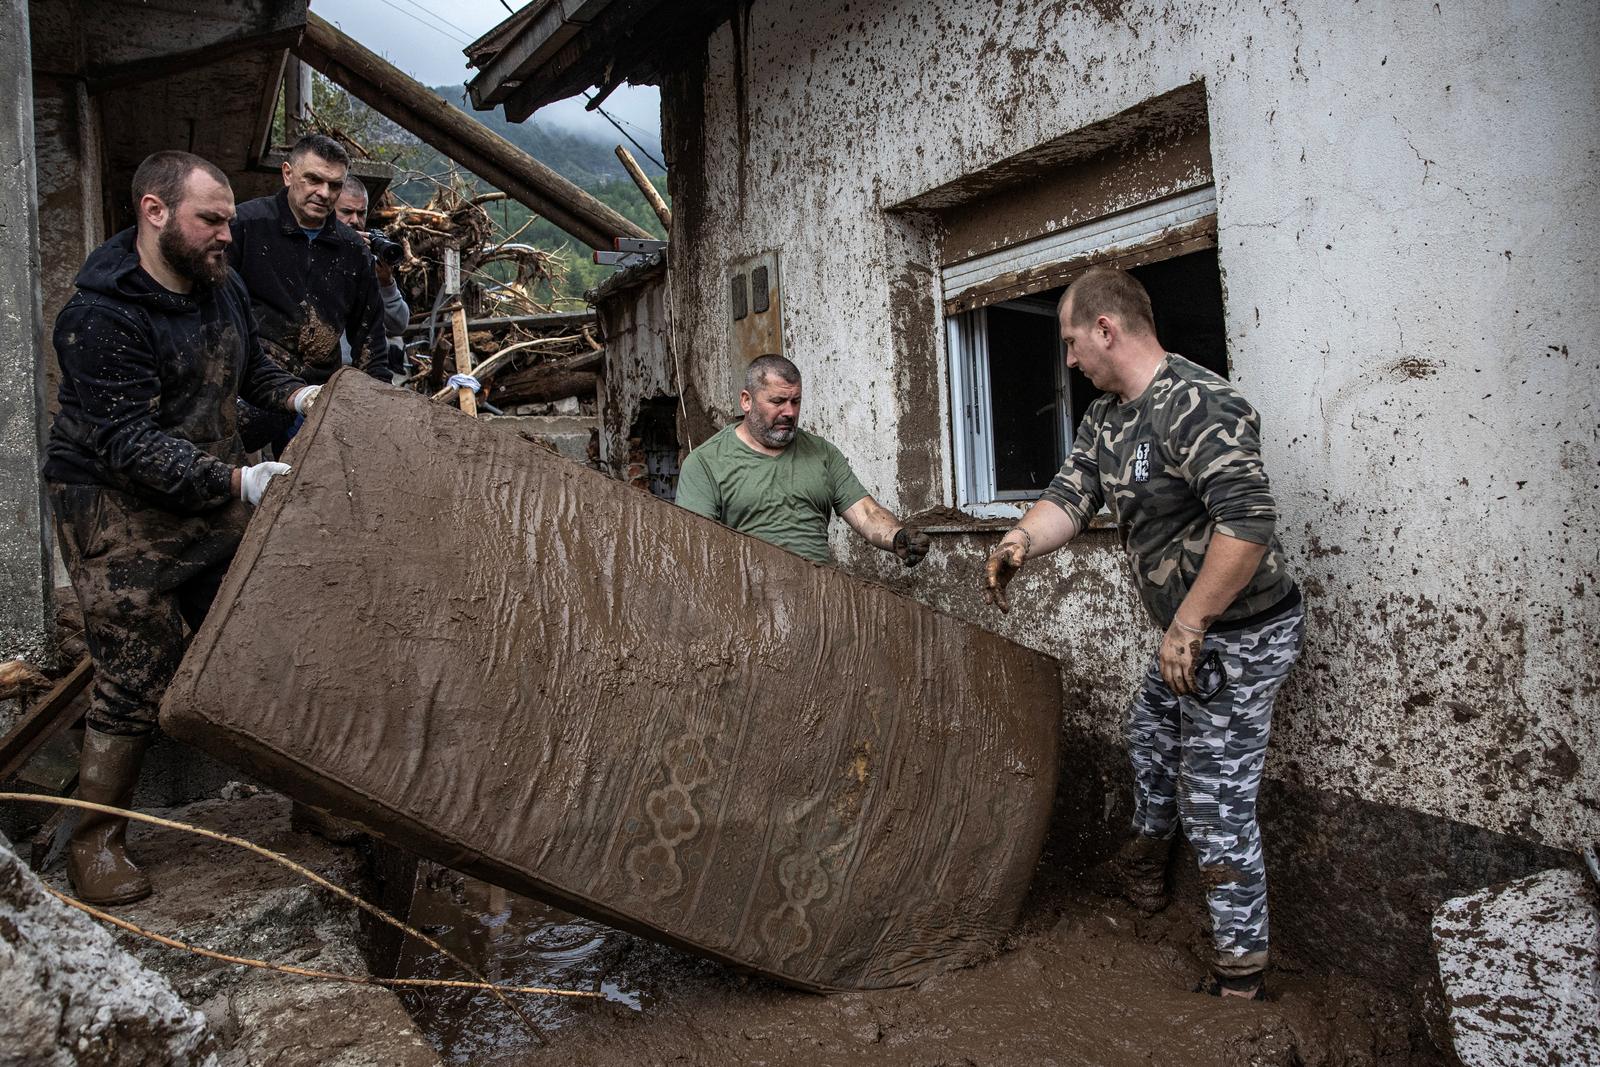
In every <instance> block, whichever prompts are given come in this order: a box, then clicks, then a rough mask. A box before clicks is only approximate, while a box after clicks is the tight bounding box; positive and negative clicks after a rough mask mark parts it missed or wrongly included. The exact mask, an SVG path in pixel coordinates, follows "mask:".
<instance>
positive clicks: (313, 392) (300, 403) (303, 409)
mask: <svg viewBox="0 0 1600 1067" xmlns="http://www.w3.org/2000/svg"><path fill="white" fill-rule="evenodd" d="M321 392H322V386H320V385H308V386H306V387H305V388H304V389H296V390H295V391H294V395H293V396H291V397H290V398H289V406H290V407H292V408H294V413H295V414H296V415H309V414H311V406H312V405H313V404H315V403H316V402H317V394H319V393H321Z"/></svg>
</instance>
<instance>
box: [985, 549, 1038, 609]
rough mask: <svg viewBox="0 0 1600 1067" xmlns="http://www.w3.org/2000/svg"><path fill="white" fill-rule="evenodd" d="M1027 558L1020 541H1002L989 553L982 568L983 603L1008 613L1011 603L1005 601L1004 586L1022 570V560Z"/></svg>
mask: <svg viewBox="0 0 1600 1067" xmlns="http://www.w3.org/2000/svg"><path fill="white" fill-rule="evenodd" d="M1026 558H1027V551H1026V549H1024V548H1023V546H1022V542H1021V541H1012V540H1004V541H1001V542H1000V544H999V545H997V546H996V547H995V550H994V551H993V552H991V553H989V562H988V563H986V564H984V567H983V602H984V603H985V604H993V605H994V606H995V607H997V608H999V609H1000V610H1001V611H1010V610H1011V602H1010V601H1008V600H1007V599H1006V586H1007V585H1009V584H1010V582H1011V579H1012V577H1013V576H1014V575H1015V574H1016V573H1017V572H1018V571H1020V570H1021V569H1022V563H1023V560H1025V559H1026Z"/></svg>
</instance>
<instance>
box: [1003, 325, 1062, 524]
mask: <svg viewBox="0 0 1600 1067" xmlns="http://www.w3.org/2000/svg"><path fill="white" fill-rule="evenodd" d="M988 317H989V396H990V406H989V410H990V418H991V420H992V421H991V423H990V425H991V426H992V427H993V429H994V485H995V489H996V491H998V492H1002V493H1007V492H1031V493H1037V492H1041V491H1042V490H1043V489H1044V487H1045V486H1047V485H1049V484H1050V479H1051V478H1052V477H1054V476H1055V473H1056V470H1057V469H1058V468H1059V467H1060V466H1061V453H1060V445H1059V443H1058V441H1057V436H1058V434H1057V425H1058V422H1059V418H1060V417H1059V415H1058V414H1057V411H1056V401H1057V397H1056V381H1057V376H1056V363H1057V362H1058V361H1059V360H1060V358H1061V340H1060V338H1059V337H1058V336H1057V334H1056V320H1055V316H1054V315H1053V314H1046V315H1036V314H1033V313H1031V312H1027V311H1018V310H1016V309H1013V308H1007V307H1005V306H1003V305H1001V306H996V307H991V308H990V309H989V314H988Z"/></svg>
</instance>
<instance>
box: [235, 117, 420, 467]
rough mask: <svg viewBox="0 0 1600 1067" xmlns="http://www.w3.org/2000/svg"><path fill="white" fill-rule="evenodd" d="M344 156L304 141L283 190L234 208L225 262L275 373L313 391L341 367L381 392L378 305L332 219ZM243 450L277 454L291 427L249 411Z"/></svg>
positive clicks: (364, 270) (334, 147) (366, 263)
mask: <svg viewBox="0 0 1600 1067" xmlns="http://www.w3.org/2000/svg"><path fill="white" fill-rule="evenodd" d="M349 168H350V156H349V153H347V152H346V151H345V150H344V148H343V147H342V146H341V145H340V144H339V142H337V141H335V140H334V139H333V138H331V137H328V136H325V135H323V134H320V133H308V134H306V135H305V136H304V137H302V138H300V140H299V141H297V142H295V145H294V147H293V148H291V149H290V150H289V158H288V159H287V160H285V161H284V164H283V188H282V189H280V190H278V192H277V194H276V195H274V196H263V197H259V198H257V199H255V200H249V201H246V202H245V203H243V204H240V205H239V213H238V215H236V216H235V217H234V220H233V243H232V244H231V245H230V246H229V248H228V263H229V265H230V266H232V267H233V269H234V270H236V271H238V272H239V276H240V277H241V278H243V279H244V284H245V288H246V289H248V290H249V292H250V305H251V309H252V310H253V311H254V312H255V318H256V324H257V327H258V329H259V330H260V331H261V339H262V343H263V345H264V347H265V348H266V350H267V353H268V355H270V356H271V357H272V358H273V360H274V361H276V362H277V363H278V365H279V366H281V367H283V368H284V369H285V370H287V371H289V372H290V373H292V374H296V375H298V376H300V377H301V378H304V379H305V380H306V381H308V382H311V383H313V384H321V383H322V382H325V381H327V380H328V379H329V378H330V377H332V376H333V372H334V371H336V370H338V369H339V367H340V365H341V363H342V360H341V357H340V345H339V340H340V338H341V337H343V338H344V339H345V340H346V341H347V342H348V344H349V346H350V358H351V363H352V364H353V365H354V366H355V367H357V368H359V369H360V370H364V371H366V372H367V373H368V374H370V375H372V376H373V377H374V378H377V379H379V380H380V381H382V382H384V383H385V384H387V383H388V381H389V346H388V342H387V341H386V340H385V339H384V334H383V304H382V301H381V299H380V297H379V295H378V278H377V275H376V273H375V271H374V270H373V265H372V255H371V253H369V252H368V251H367V246H366V243H365V242H364V241H363V240H362V239H361V237H360V236H359V235H357V234H356V232H355V231H354V230H352V229H350V228H349V227H348V226H345V225H343V224H341V223H340V222H339V220H338V218H337V217H336V215H335V214H334V204H335V203H336V202H337V201H338V199H339V193H340V190H342V189H343V188H344V183H345V176H346V174H347V173H348V171H349ZM240 416H241V418H240V424H241V430H242V432H243V433H244V438H245V445H246V447H247V448H251V449H257V448H260V447H261V446H262V445H264V444H266V443H268V442H269V441H270V442H271V443H272V444H273V445H274V446H275V447H276V448H277V449H279V450H281V449H282V447H283V446H284V445H286V444H288V441H289V438H290V437H292V436H293V435H294V420H292V419H287V418H283V417H280V416H277V415H273V414H269V413H267V412H263V411H260V410H258V409H253V408H249V407H248V406H246V407H245V408H244V409H243V410H241V412H240Z"/></svg>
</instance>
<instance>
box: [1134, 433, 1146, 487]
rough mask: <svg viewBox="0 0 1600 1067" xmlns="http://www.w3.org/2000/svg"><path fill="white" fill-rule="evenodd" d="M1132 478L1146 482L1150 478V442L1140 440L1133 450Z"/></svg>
mask: <svg viewBox="0 0 1600 1067" xmlns="http://www.w3.org/2000/svg"><path fill="white" fill-rule="evenodd" d="M1133 480H1134V481H1136V482H1148V481H1149V480H1150V442H1149V441H1144V442H1142V443H1141V444H1140V445H1139V447H1138V448H1136V449H1134V450H1133Z"/></svg>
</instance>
